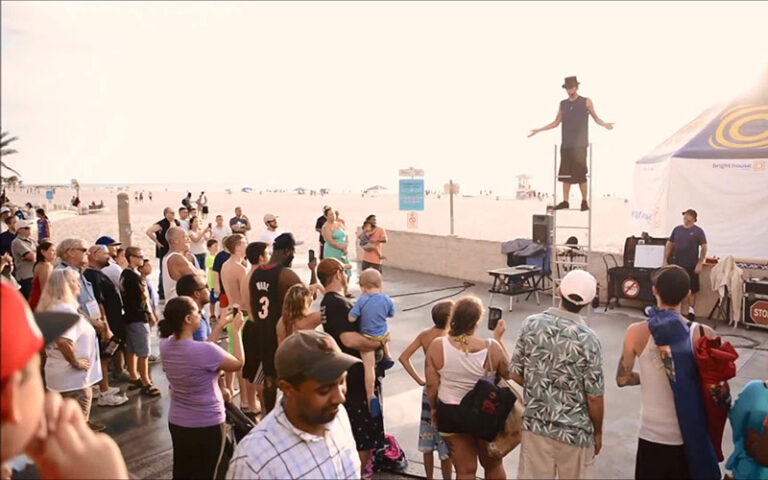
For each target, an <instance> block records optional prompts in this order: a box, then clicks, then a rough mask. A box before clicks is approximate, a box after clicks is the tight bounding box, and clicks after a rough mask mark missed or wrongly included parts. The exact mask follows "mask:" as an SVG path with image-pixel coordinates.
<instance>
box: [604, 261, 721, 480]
mask: <svg viewBox="0 0 768 480" xmlns="http://www.w3.org/2000/svg"><path fill="white" fill-rule="evenodd" d="M689 288H690V280H689V278H688V275H687V274H686V273H685V271H684V270H683V269H681V268H679V267H676V266H672V267H664V268H662V269H660V270H658V271H657V272H656V273H655V274H654V277H653V287H652V289H653V294H654V295H655V296H656V302H657V308H658V309H660V310H673V311H675V312H677V314H678V315H680V304H681V302H682V301H683V299H685V297H686V296H687V295H688V291H689ZM680 321H685V320H684V319H683V318H682V316H681V317H680ZM704 331H705V333H706V335H707V336H708V337H711V336H714V331H713V330H712V329H711V328H709V327H706V326H705V327H704ZM698 337H699V329H698V328H691V341H692V342H695V341H696V340H697V339H698ZM668 348H669V347H665V346H663V347H661V348H659V347H658V346H657V345H656V343H655V342H654V341H653V337H652V336H651V331H650V328H649V327H648V322H647V321H642V322H637V323H633V324H632V325H630V326H629V327H628V328H627V333H626V335H625V337H624V347H623V350H622V355H621V357H620V358H619V366H618V369H617V371H616V383H617V384H618V386H619V387H626V386H632V385H640V390H641V395H642V403H641V406H642V410H641V415H640V432H639V441H638V446H637V458H636V460H635V478H638V479H643V478H660V479H664V478H669V479H676V478H690V476H691V474H690V471H689V468H688V460H687V458H686V454H685V448H684V444H683V437H682V434H681V432H680V425H679V424H678V419H677V411H676V408H675V402H674V396H673V393H672V387H671V386H670V384H669V379H668V378H667V370H668V369H669V368H670V366H669V362H668V361H665V359H666V358H668V356H669V355H671V354H669V353H667V351H666V350H668ZM636 358H637V359H639V363H640V371H639V372H636V371H633V368H634V366H635V359H636ZM676 374H677V375H679V374H680V372H676Z"/></svg>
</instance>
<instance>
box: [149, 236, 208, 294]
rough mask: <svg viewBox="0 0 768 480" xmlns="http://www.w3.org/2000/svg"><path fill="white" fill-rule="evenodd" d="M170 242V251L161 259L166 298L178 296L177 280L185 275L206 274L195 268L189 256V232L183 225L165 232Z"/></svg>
mask: <svg viewBox="0 0 768 480" xmlns="http://www.w3.org/2000/svg"><path fill="white" fill-rule="evenodd" d="M165 239H166V241H167V242H168V253H167V254H166V255H165V256H164V257H163V259H162V260H160V272H161V273H160V275H161V277H162V280H161V284H162V285H163V287H162V288H163V291H164V293H165V299H166V300H170V299H172V298H176V297H177V296H178V295H177V294H176V282H177V281H178V280H179V279H180V278H181V277H183V276H184V275H201V276H202V275H205V272H204V271H202V270H199V269H197V268H195V266H194V264H193V263H192V262H191V261H190V259H189V258H187V254H188V252H189V244H190V240H189V234H188V233H187V232H185V231H184V229H183V228H182V227H171V228H169V229H168V233H166V234H165Z"/></svg>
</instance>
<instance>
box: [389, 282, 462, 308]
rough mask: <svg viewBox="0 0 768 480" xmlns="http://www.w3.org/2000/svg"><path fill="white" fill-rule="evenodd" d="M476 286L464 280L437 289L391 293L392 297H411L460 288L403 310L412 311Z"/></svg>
mask: <svg viewBox="0 0 768 480" xmlns="http://www.w3.org/2000/svg"><path fill="white" fill-rule="evenodd" d="M474 286H475V284H474V283H472V282H464V283H462V284H461V285H452V286H450V287H443V288H435V289H432V290H424V291H421V292H409V293H400V294H397V295H390V298H397V297H409V296H412V295H424V294H427V293H435V292H442V291H445V290H454V289H460V290H458V291H457V292H455V293H452V294H450V295H445V296H443V297H440V298H435V299H434V300H430V301H429V302H426V303H423V304H421V305H416V306H414V307H408V308H404V309H402V310H401V311H402V312H410V311H411V310H417V309H419V308H423V307H426V306H428V305H432V304H433V303H435V302H439V301H441V300H447V299H449V298H451V297H455V296H456V295H461V294H462V293H464V292H466V291H467V290H468V289H470V288H472V287H474Z"/></svg>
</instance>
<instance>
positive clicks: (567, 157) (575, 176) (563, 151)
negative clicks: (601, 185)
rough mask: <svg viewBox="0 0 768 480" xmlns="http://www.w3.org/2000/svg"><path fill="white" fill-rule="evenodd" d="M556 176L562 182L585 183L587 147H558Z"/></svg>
mask: <svg viewBox="0 0 768 480" xmlns="http://www.w3.org/2000/svg"><path fill="white" fill-rule="evenodd" d="M557 176H558V180H560V181H561V182H563V183H585V182H586V181H587V147H577V148H565V147H560V171H558V173H557ZM566 200H567V199H566Z"/></svg>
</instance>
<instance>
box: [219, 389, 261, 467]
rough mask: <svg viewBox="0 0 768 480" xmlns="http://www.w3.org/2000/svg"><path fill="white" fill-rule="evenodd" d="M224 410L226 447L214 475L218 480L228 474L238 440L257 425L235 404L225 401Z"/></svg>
mask: <svg viewBox="0 0 768 480" xmlns="http://www.w3.org/2000/svg"><path fill="white" fill-rule="evenodd" d="M224 410H225V413H226V420H225V425H226V435H225V437H224V448H223V449H222V451H221V458H220V459H219V466H218V468H217V469H216V474H215V476H214V478H216V479H217V480H221V479H223V478H224V477H225V476H226V475H227V470H228V469H229V461H230V460H232V456H233V455H234V453H235V447H236V446H237V444H238V442H240V440H242V439H243V437H245V436H246V435H248V432H250V431H251V429H252V428H253V427H255V426H256V423H254V422H253V421H252V420H251V419H250V418H248V417H247V416H246V415H245V414H244V413H243V411H242V410H240V409H239V408H238V407H236V406H235V405H234V404H232V403H230V402H224Z"/></svg>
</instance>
